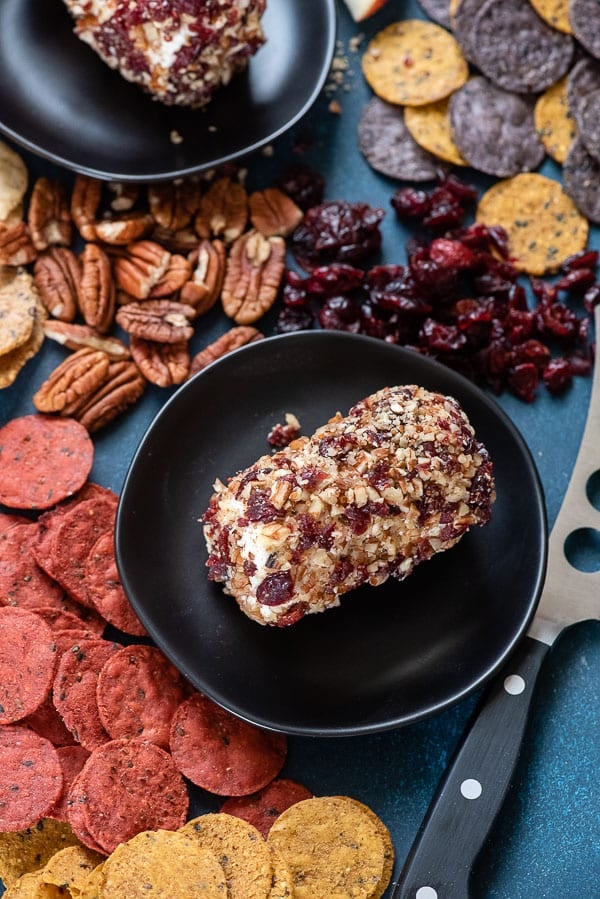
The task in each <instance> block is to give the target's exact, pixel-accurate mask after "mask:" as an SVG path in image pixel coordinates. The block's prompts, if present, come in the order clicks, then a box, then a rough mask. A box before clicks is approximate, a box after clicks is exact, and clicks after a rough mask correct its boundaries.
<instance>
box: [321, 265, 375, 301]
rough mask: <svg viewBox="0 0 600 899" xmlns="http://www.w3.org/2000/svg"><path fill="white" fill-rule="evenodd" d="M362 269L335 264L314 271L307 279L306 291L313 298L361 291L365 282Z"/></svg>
mask: <svg viewBox="0 0 600 899" xmlns="http://www.w3.org/2000/svg"><path fill="white" fill-rule="evenodd" d="M364 277H365V275H364V272H363V271H362V269H359V268H354V266H352V265H345V264H344V263H343V262H334V263H332V264H331V265H322V266H319V267H318V268H315V269H313V271H312V272H311V274H310V276H309V277H308V278H307V279H306V290H307V291H308V293H310V294H313V296H326V297H327V296H334V295H335V294H344V293H351V292H352V291H354V290H359V288H360V287H361V286H362V283H363V281H364Z"/></svg>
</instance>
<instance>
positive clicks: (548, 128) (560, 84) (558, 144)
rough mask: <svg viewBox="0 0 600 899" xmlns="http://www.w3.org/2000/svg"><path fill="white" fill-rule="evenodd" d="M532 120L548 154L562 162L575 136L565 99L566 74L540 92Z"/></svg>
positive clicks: (575, 129)
mask: <svg viewBox="0 0 600 899" xmlns="http://www.w3.org/2000/svg"><path fill="white" fill-rule="evenodd" d="M533 120H534V123H535V128H536V131H537V133H538V134H539V137H540V140H541V142H542V143H543V145H544V147H545V148H546V153H547V154H548V156H551V157H552V159H555V160H556V162H560V163H563V162H564V161H565V159H566V158H567V153H568V152H569V150H570V149H571V144H572V143H573V141H574V140H575V138H576V137H577V125H576V124H575V119H574V118H573V115H572V113H571V110H570V109H569V101H568V99H567V78H566V76H565V77H564V78H561V79H560V81H557V82H556V84H553V85H552V87H549V88H548V90H547V91H544V93H543V94H540V96H539V97H538V99H537V102H536V104H535V109H534V111H533Z"/></svg>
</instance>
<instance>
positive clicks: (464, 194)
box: [440, 172, 478, 205]
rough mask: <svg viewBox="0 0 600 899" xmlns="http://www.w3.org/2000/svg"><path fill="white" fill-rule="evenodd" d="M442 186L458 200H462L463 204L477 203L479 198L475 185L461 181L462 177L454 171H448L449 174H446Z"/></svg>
mask: <svg viewBox="0 0 600 899" xmlns="http://www.w3.org/2000/svg"><path fill="white" fill-rule="evenodd" d="M440 187H443V188H445V190H447V191H448V192H449V193H451V194H452V195H453V196H454V197H456V199H457V200H460V201H461V204H462V205H466V204H469V203H475V202H476V200H477V196H478V193H477V188H476V187H475V185H474V184H467V182H466V181H461V179H460V178H458V177H457V176H456V175H454V174H453V173H452V172H448V174H447V175H445V176H444V178H443V179H442V181H441V183H440Z"/></svg>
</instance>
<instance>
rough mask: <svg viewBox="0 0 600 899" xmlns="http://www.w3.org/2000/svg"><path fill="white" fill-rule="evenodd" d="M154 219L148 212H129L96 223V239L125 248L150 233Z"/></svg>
mask: <svg viewBox="0 0 600 899" xmlns="http://www.w3.org/2000/svg"><path fill="white" fill-rule="evenodd" d="M153 226H154V219H153V218H152V216H151V215H150V213H149V212H129V213H127V215H121V216H119V218H106V219H101V220H100V221H99V222H96V238H97V240H102V241H103V242H104V243H109V244H112V245H114V246H121V247H124V246H127V244H129V243H132V242H133V241H134V240H139V239H140V237H145V236H146V235H147V234H149V233H150V231H152V228H153Z"/></svg>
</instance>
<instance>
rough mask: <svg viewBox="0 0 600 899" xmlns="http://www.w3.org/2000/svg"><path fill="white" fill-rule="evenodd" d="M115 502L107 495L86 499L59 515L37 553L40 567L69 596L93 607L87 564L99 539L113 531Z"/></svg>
mask: <svg viewBox="0 0 600 899" xmlns="http://www.w3.org/2000/svg"><path fill="white" fill-rule="evenodd" d="M116 509H117V506H116V503H115V501H114V500H113V499H111V498H110V497H108V496H97V497H92V498H90V499H86V500H83V501H82V502H78V503H76V504H75V505H73V506H72V507H71V508H69V509H67V510H66V511H65V512H63V513H62V514H60V515H59V516H58V517H57V518H56V519H55V520H54V523H53V524H51V526H50V527H49V528H48V529H47V530H46V532H45V534H44V536H43V537H42V539H41V540H40V542H39V543H38V546H37V550H36V558H37V561H38V564H39V565H41V566H42V568H44V570H45V571H46V572H47V573H48V574H49V575H50V577H53V578H54V579H55V580H56V581H58V582H59V584H61V585H62V586H63V587H64V589H65V590H66V591H67V593H68V594H69V596H70V597H71V598H72V599H74V600H75V601H76V602H78V603H80V605H82V606H86V607H88V608H92V604H91V602H90V600H89V598H88V593H87V588H86V583H85V565H86V561H87V557H88V556H89V554H90V552H91V550H92V548H93V546H94V544H95V543H96V541H97V540H98V538H99V537H100V536H101V535H102V534H104V533H106V532H107V531H110V530H112V528H113V526H114V520H115V514H116Z"/></svg>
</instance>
